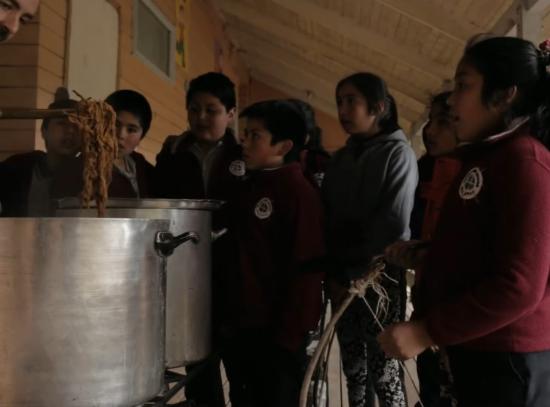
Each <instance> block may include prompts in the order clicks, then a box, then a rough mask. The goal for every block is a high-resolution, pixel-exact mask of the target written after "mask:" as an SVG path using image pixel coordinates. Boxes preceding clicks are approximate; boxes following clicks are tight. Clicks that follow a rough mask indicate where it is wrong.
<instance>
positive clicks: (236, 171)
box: [229, 160, 246, 177]
mask: <svg viewBox="0 0 550 407" xmlns="http://www.w3.org/2000/svg"><path fill="white" fill-rule="evenodd" d="M229 172H230V173H231V174H233V175H234V176H236V177H242V176H243V175H244V174H246V166H245V164H244V161H242V160H235V161H231V164H229Z"/></svg>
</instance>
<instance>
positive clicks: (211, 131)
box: [155, 72, 245, 200]
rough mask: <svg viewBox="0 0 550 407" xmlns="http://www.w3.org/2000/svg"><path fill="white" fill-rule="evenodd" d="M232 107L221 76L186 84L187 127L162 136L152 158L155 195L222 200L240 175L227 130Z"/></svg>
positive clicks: (231, 92) (230, 87)
mask: <svg viewBox="0 0 550 407" xmlns="http://www.w3.org/2000/svg"><path fill="white" fill-rule="evenodd" d="M236 103H237V100H236V95H235V85H234V84H233V82H232V81H231V80H230V79H229V78H228V77H227V76H225V75H224V74H222V73H217V72H209V73H206V74H203V75H200V76H198V77H196V78H195V79H193V80H192V81H191V83H190V84H189V90H188V91H187V95H186V105H187V118H188V121H189V127H190V129H189V130H187V131H185V132H183V133H182V134H180V135H179V136H168V137H167V138H166V141H165V142H164V145H163V146H162V150H161V152H160V153H159V154H158V155H157V165H156V168H155V172H156V174H155V185H156V195H157V196H159V197H161V198H171V199H221V200H225V199H227V196H228V193H229V191H231V190H232V188H233V185H234V184H235V183H238V182H239V181H240V179H241V178H242V177H243V176H244V174H245V166H244V162H243V161H242V157H241V149H240V146H239V144H238V143H237V139H236V137H235V135H234V133H233V130H232V129H231V125H232V123H233V119H234V116H235V111H236Z"/></svg>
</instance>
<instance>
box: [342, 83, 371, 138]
mask: <svg viewBox="0 0 550 407" xmlns="http://www.w3.org/2000/svg"><path fill="white" fill-rule="evenodd" d="M336 104H337V105H338V118H339V119H340V124H341V125H342V128H343V129H344V131H345V132H346V133H348V134H350V135H353V134H369V133H371V132H372V131H373V129H374V127H376V126H375V124H376V115H375V114H373V113H371V112H369V105H368V103H367V100H366V99H365V97H364V96H363V95H362V94H361V92H359V91H358V90H357V88H355V86H353V85H352V84H350V83H344V84H343V85H342V86H341V87H340V88H339V89H338V92H337V94H336Z"/></svg>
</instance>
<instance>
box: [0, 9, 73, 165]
mask: <svg viewBox="0 0 550 407" xmlns="http://www.w3.org/2000/svg"><path fill="white" fill-rule="evenodd" d="M66 16H67V2H66V0H42V2H41V6H40V10H39V13H38V15H37V17H36V18H35V20H34V21H33V22H32V23H30V24H28V25H26V26H23V27H22V28H21V30H20V31H19V32H18V33H17V34H16V36H15V37H14V38H13V40H12V41H10V42H8V43H4V44H2V45H0V105H1V106H6V107H19V106H24V107H47V105H48V104H49V103H51V101H53V94H54V93H55V89H56V88H57V87H58V86H61V85H62V84H63V71H64V67H63V59H64V54H65V26H66ZM39 128H40V123H38V122H32V121H20V120H13V121H0V158H5V157H6V156H9V155H12V154H15V153H19V152H23V151H30V150H33V149H35V148H43V143H42V139H41V137H40V132H39Z"/></svg>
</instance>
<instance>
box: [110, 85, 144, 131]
mask: <svg viewBox="0 0 550 407" xmlns="http://www.w3.org/2000/svg"><path fill="white" fill-rule="evenodd" d="M105 102H107V103H108V104H110V105H111V106H112V107H113V109H114V111H115V112H116V113H117V114H118V113H119V112H128V113H132V114H133V115H134V116H136V117H137V118H138V120H139V123H140V124H141V128H142V129H143V134H142V135H141V138H143V137H145V135H146V134H147V132H148V131H149V128H150V127H151V120H152V119H153V112H152V111H151V105H149V102H148V101H147V99H146V98H145V96H143V95H142V94H141V93H139V92H136V91H134V90H129V89H123V90H117V91H116V92H113V93H111V94H110V95H109V96H108V97H107V99H105Z"/></svg>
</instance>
